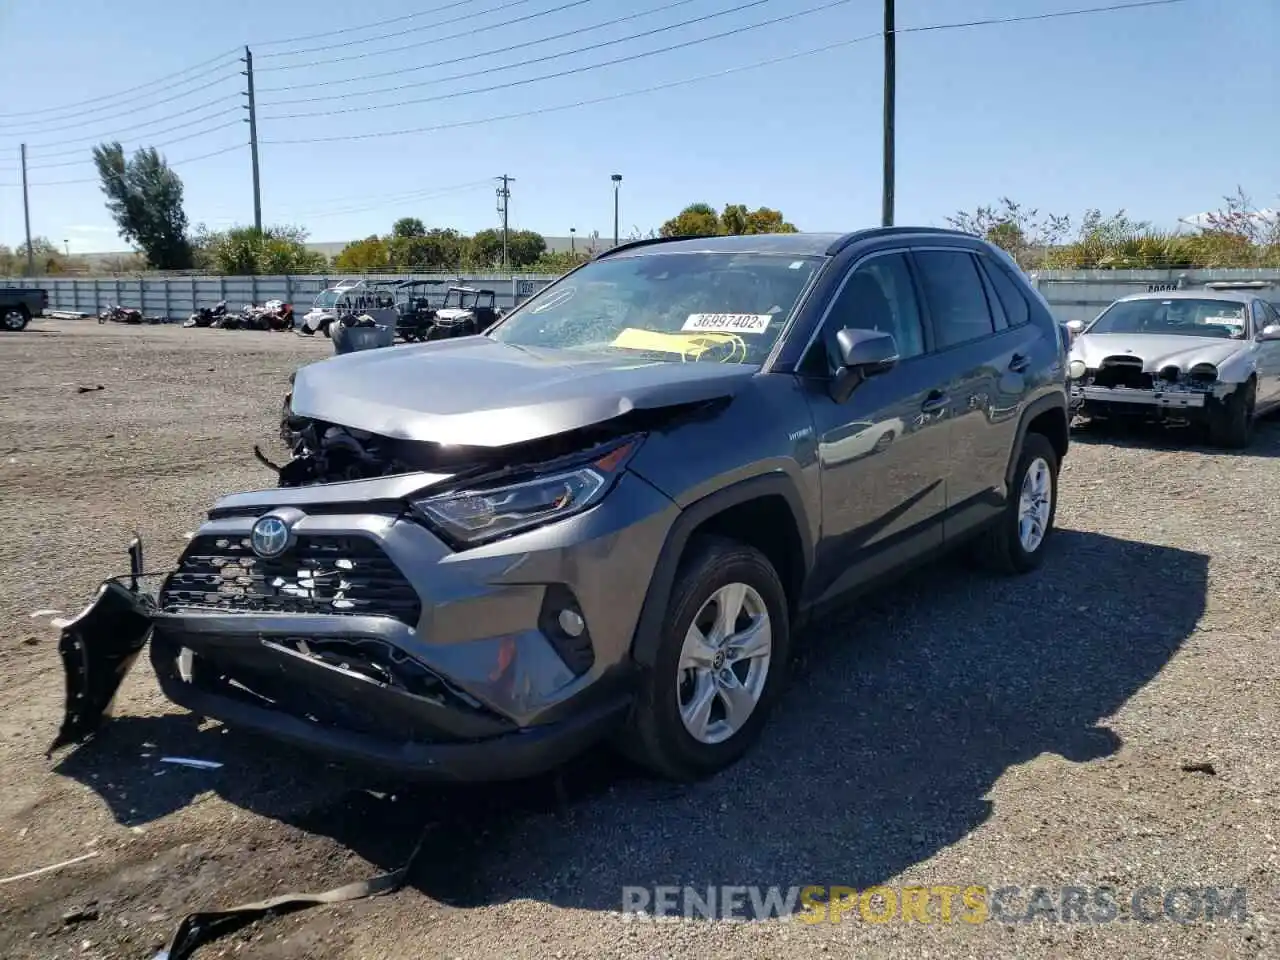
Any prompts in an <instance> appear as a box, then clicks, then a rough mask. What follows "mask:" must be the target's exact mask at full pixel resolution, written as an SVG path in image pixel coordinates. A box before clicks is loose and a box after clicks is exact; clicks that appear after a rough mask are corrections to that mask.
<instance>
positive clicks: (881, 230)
mask: <svg viewBox="0 0 1280 960" xmlns="http://www.w3.org/2000/svg"><path fill="white" fill-rule="evenodd" d="M911 234H916V235H919V234H926V235H928V234H933V235H936V236H942V237H967V238H968V239H970V240H981V239H982V238H981V237H978V236H975V235H974V234H972V233H965V232H964V231H963V230H953V229H951V228H950V227H867V228H866V229H864V230H855V231H853V233H846V234H845V235H844V236H843V237H841V238H840V239H839V240H837V241H836V242H835V243H833V244H831V246H830V247H828V248H827V255H828V256H834V255H835V254H837V253H839V252H840V251H841V250H844V249H847V248H848V247H849V246H850V245H851V244H853V243H856V242H857V241H859V240H869V239H871V238H873V237H901V236H907V235H911Z"/></svg>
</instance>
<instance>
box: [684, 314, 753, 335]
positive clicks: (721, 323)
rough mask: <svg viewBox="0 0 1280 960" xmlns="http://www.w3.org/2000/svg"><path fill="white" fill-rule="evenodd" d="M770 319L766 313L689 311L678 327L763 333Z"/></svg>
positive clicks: (691, 329) (691, 330) (726, 331)
mask: <svg viewBox="0 0 1280 960" xmlns="http://www.w3.org/2000/svg"><path fill="white" fill-rule="evenodd" d="M772 319H773V317H772V316H771V315H770V314H767V313H691V314H689V319H688V320H686V321H685V322H684V326H683V327H681V328H680V329H681V330H685V331H689V332H695V331H696V332H700V333H710V332H712V331H716V332H724V333H764V332H765V331H766V330H767V329H769V321H770V320H772Z"/></svg>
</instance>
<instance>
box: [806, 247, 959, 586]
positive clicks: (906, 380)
mask: <svg viewBox="0 0 1280 960" xmlns="http://www.w3.org/2000/svg"><path fill="white" fill-rule="evenodd" d="M842 329H878V330H881V331H884V332H889V333H892V334H893V335H894V339H895V341H896V342H897V344H898V355H899V360H898V363H897V364H896V366H895V367H894V368H892V369H890V370H889V371H887V372H885V373H881V374H877V375H875V376H872V377H869V378H868V379H866V380H865V381H863V382H862V383H860V384H859V385H858V386H857V387H856V388H855V389H854V390H853V392H852V394H850V395H849V397H848V399H846V400H844V401H843V402H837V401H836V400H834V399H832V396H831V393H830V390H829V388H830V385H831V382H832V377H833V376H834V373H835V371H836V369H837V368H838V360H837V358H838V356H839V353H838V349H837V347H836V339H835V338H836V334H837V333H838V332H839V331H840V330H842ZM927 336H928V335H927V332H926V329H925V326H924V321H923V317H922V311H921V309H920V303H919V291H918V288H917V285H916V283H915V279H914V276H913V274H912V271H911V267H910V264H909V262H908V260H907V258H906V256H905V255H904V253H903V252H902V251H884V252H876V253H872V254H870V255H869V256H867V257H865V258H863V259H862V260H860V261H859V262H858V263H856V264H855V265H854V266H853V267H852V268H851V269H850V271H849V273H848V274H847V275H846V276H845V278H844V280H843V281H842V282H841V285H840V286H839V288H838V289H837V290H836V293H835V295H834V296H833V297H832V299H831V302H830V305H829V306H828V308H827V311H826V313H825V314H824V315H823V318H822V320H821V321H820V324H819V327H818V330H817V332H816V333H815V335H814V339H813V341H812V342H811V343H810V345H809V349H808V350H807V351H806V353H805V356H804V357H803V358H802V360H801V362H800V366H799V370H798V372H799V374H800V376H801V379H802V382H803V383H804V385H805V393H806V397H807V400H808V403H809V406H810V410H811V413H812V416H813V424H814V435H815V440H816V442H817V451H818V461H819V477H820V486H821V503H822V535H821V538H820V540H819V545H818V550H817V556H816V558H815V560H816V562H815V570H814V582H815V586H816V590H815V593H814V597H815V599H819V600H823V599H827V598H829V597H832V596H834V595H836V594H839V593H841V592H843V591H844V590H846V589H848V588H849V587H853V586H856V585H857V584H858V583H860V582H862V581H865V580H867V579H870V578H871V577H874V576H875V575H877V574H878V573H881V572H883V571H885V570H887V569H890V568H892V567H895V566H897V565H899V564H900V563H905V562H907V561H909V560H910V559H911V558H913V557H915V556H917V555H919V554H920V553H923V552H927V551H929V550H932V549H935V548H937V547H939V546H940V545H941V543H942V530H941V519H942V511H943V510H944V509H945V506H946V490H945V478H946V474H947V449H948V441H947V433H948V430H949V423H948V422H947V420H946V417H945V413H946V411H945V410H944V409H942V407H941V405H940V404H938V403H937V402H936V394H937V393H938V390H937V386H938V384H939V383H940V382H941V381H942V380H943V379H945V378H944V374H943V371H942V369H941V368H940V366H939V363H938V360H937V358H936V357H935V356H934V355H933V354H932V353H931V352H930V351H929V349H928V346H929V344H928V339H927Z"/></svg>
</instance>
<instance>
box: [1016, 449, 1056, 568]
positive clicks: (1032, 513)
mask: <svg viewBox="0 0 1280 960" xmlns="http://www.w3.org/2000/svg"><path fill="white" fill-rule="evenodd" d="M1052 506H1053V474H1052V473H1051V472H1050V470H1049V464H1048V463H1046V462H1045V461H1044V459H1043V458H1042V457H1036V458H1035V459H1034V460H1032V461H1031V463H1030V464H1029V465H1028V466H1027V472H1026V474H1025V475H1023V478H1022V492H1021V494H1020V495H1019V498H1018V542H1019V543H1021V544H1022V549H1023V550H1025V551H1026V552H1027V553H1035V552H1036V550H1038V549H1039V548H1040V544H1041V543H1043V542H1044V537H1045V534H1046V533H1047V532H1048V530H1049V513H1050V510H1051V508H1052Z"/></svg>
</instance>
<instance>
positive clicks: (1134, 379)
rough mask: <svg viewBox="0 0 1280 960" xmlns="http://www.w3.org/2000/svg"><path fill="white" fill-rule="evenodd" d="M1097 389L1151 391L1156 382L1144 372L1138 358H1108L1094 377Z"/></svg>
mask: <svg viewBox="0 0 1280 960" xmlns="http://www.w3.org/2000/svg"><path fill="white" fill-rule="evenodd" d="M1093 384H1094V386H1096V387H1129V388H1131V389H1134V390H1150V389H1152V387H1154V386H1155V380H1154V378H1153V377H1152V376H1151V374H1149V373H1143V372H1142V361H1141V360H1139V359H1138V358H1137V357H1107V358H1106V359H1105V360H1103V361H1102V364H1101V366H1099V368H1098V371H1097V373H1095V374H1094V375H1093Z"/></svg>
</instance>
